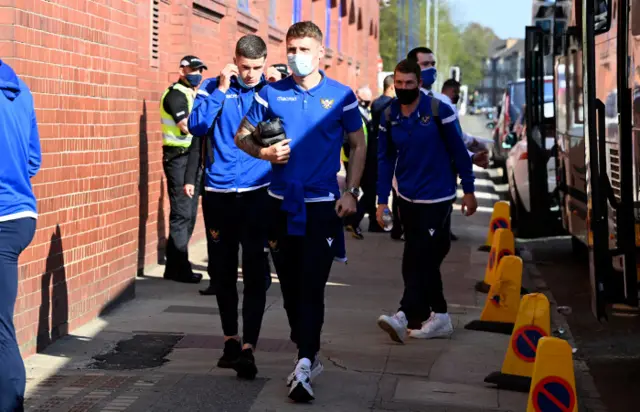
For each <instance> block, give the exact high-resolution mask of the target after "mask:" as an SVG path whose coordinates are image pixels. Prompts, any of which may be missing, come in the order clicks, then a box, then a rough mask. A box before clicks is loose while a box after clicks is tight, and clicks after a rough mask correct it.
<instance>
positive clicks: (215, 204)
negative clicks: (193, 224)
mask: <svg viewBox="0 0 640 412" xmlns="http://www.w3.org/2000/svg"><path fill="white" fill-rule="evenodd" d="M266 58H267V45H266V44H265V42H264V40H262V39H261V38H260V37H258V36H256V35H253V34H249V35H246V36H243V37H241V38H240V40H238V42H237V43H236V48H235V57H234V61H233V64H227V65H226V66H225V67H224V69H222V72H221V73H220V76H219V77H217V78H213V79H208V80H206V81H205V83H204V84H203V85H202V87H201V88H200V90H199V91H198V97H197V100H196V104H195V107H194V109H193V112H192V114H191V116H190V118H189V128H190V130H192V132H193V133H195V134H196V135H199V136H204V135H207V133H208V131H209V130H210V129H212V133H211V135H210V136H209V137H208V138H210V139H212V146H213V161H212V162H211V161H207V167H206V174H205V194H204V202H203V209H204V218H205V226H206V231H207V245H208V247H207V249H208V255H209V268H208V270H209V275H210V277H211V280H212V284H213V286H214V288H215V294H216V298H217V301H218V308H219V310H220V320H221V322H222V330H223V332H224V351H223V354H222V357H221V358H220V360H219V361H218V367H221V368H233V369H234V370H235V371H236V372H237V374H238V377H240V378H246V379H254V378H255V376H256V374H257V373H258V369H257V367H256V364H255V357H254V354H253V351H254V350H255V348H256V346H257V343H258V337H259V335H260V328H261V325H262V316H263V313H264V308H265V300H266V287H265V267H266V268H268V266H269V264H268V255H267V254H266V253H265V252H264V248H265V246H266V245H267V221H268V220H267V219H265V217H264V214H265V210H266V208H267V204H268V203H267V200H268V195H267V187H268V186H269V183H270V181H271V165H270V164H269V162H266V161H264V160H259V159H255V158H253V157H251V156H249V155H247V154H246V153H244V152H243V151H242V150H240V149H238V147H237V146H236V144H235V142H234V136H235V133H236V131H237V130H238V127H239V126H240V122H241V121H242V118H243V117H244V115H245V114H246V113H247V111H248V110H249V108H250V107H251V105H252V103H253V100H254V97H255V96H256V95H257V93H258V92H259V91H260V90H261V89H262V87H263V86H265V85H266V84H267V82H266V79H265V78H264V69H265V61H266ZM192 188H193V186H192V185H189V186H187V187H185V190H187V191H189V190H192ZM240 245H242V282H243V284H244V290H243V302H242V319H243V322H242V328H243V331H242V343H241V342H240V337H239V335H238V290H237V286H236V285H237V282H238V252H239V247H240ZM213 265H215V268H214V267H213ZM214 271H215V274H214V273H213V272H214ZM267 276H269V279H270V271H269V270H267Z"/></svg>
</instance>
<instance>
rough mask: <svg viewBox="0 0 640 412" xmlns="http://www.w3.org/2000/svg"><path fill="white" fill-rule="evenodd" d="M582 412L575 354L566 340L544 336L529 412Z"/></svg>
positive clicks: (530, 395) (533, 380) (530, 396)
mask: <svg viewBox="0 0 640 412" xmlns="http://www.w3.org/2000/svg"><path fill="white" fill-rule="evenodd" d="M552 411H562V412H578V396H577V392H576V378H575V374H574V371H573V352H572V350H571V345H569V343H568V342H567V341H566V340H563V339H558V338H554V337H544V338H542V339H540V341H539V342H538V356H537V357H536V362H535V366H534V367H533V377H532V379H531V388H530V390H529V402H528V405H527V412H552Z"/></svg>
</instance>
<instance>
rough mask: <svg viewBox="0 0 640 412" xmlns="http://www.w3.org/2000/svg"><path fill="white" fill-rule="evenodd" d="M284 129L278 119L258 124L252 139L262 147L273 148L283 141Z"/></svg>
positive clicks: (284, 137) (284, 136)
mask: <svg viewBox="0 0 640 412" xmlns="http://www.w3.org/2000/svg"><path fill="white" fill-rule="evenodd" d="M286 138H287V136H286V135H285V133H284V127H282V122H281V121H280V118H279V117H276V118H274V119H270V120H267V121H264V122H260V123H258V127H256V130H255V131H254V132H253V139H254V140H255V142H256V143H257V144H258V145H259V146H262V147H269V146H273V145H274V144H276V143H278V142H281V141H283V140H285V139H286Z"/></svg>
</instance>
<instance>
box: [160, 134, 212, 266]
mask: <svg viewBox="0 0 640 412" xmlns="http://www.w3.org/2000/svg"><path fill="white" fill-rule="evenodd" d="M182 151H183V150H182V149H179V148H173V147H167V146H165V147H163V161H162V165H163V167H164V174H165V176H166V178H167V192H168V193H169V205H170V208H171V211H170V213H169V238H168V239H167V249H166V252H165V253H166V257H167V262H166V266H165V273H175V274H177V275H178V276H190V275H191V273H192V272H193V271H192V269H191V263H190V262H189V240H190V239H191V235H192V234H193V229H194V228H195V225H196V218H197V216H198V198H199V195H200V187H201V184H202V183H201V181H202V170H201V169H198V173H197V176H196V183H195V187H196V195H195V196H193V197H192V198H189V196H187V195H185V194H184V174H185V171H186V170H187V160H188V157H189V155H188V153H187V152H184V153H181V152H182Z"/></svg>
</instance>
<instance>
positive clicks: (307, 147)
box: [236, 21, 366, 402]
mask: <svg viewBox="0 0 640 412" xmlns="http://www.w3.org/2000/svg"><path fill="white" fill-rule="evenodd" d="M322 38H323V36H322V32H321V31H320V29H319V28H318V26H316V25H315V24H313V23H312V22H309V21H303V22H299V23H296V24H294V25H292V26H291V27H290V28H289V30H288V31H287V35H286V46H287V59H288V63H289V67H291V70H292V72H293V74H292V76H290V77H288V78H286V79H284V80H282V81H280V82H277V83H273V84H271V85H268V86H266V87H264V88H263V89H262V90H260V92H259V93H258V94H256V96H255V101H254V103H253V105H252V106H251V109H249V113H247V115H246V116H245V118H244V120H243V121H242V124H241V126H240V128H239V130H238V133H237V134H236V144H237V145H238V147H240V148H241V149H242V150H244V151H245V152H247V153H249V154H250V155H252V156H253V157H256V158H260V159H264V160H268V161H270V162H271V163H272V168H273V176H272V180H271V186H270V188H269V194H270V195H271V207H270V214H269V215H268V218H267V219H268V220H270V222H271V228H270V229H269V234H268V238H269V245H270V247H271V251H272V256H273V261H274V264H275V268H276V272H277V274H278V278H279V280H280V287H281V289H282V296H283V300H284V307H285V310H286V312H287V317H288V319H289V326H290V328H291V335H290V337H291V340H292V341H293V342H295V343H296V344H297V347H298V360H297V361H296V366H295V369H294V371H293V372H292V373H291V374H290V375H289V378H288V379H287V384H288V385H289V386H290V390H289V397H290V398H291V399H292V400H294V401H296V402H307V401H310V400H313V399H314V396H315V395H314V392H313V389H312V386H311V383H312V379H313V378H315V377H316V376H317V375H318V374H319V373H320V372H321V371H322V363H320V360H319V357H318V352H319V350H320V335H321V330H322V325H323V323H324V290H325V286H326V283H327V280H328V278H329V272H330V271H331V264H332V262H333V258H334V256H335V254H334V251H333V250H332V245H333V244H334V240H335V239H336V238H337V236H338V235H339V233H340V232H342V230H343V229H342V224H341V219H342V218H343V217H344V216H347V215H350V214H353V213H354V212H355V211H356V200H357V199H358V197H359V194H360V189H359V185H360V178H361V176H362V170H363V168H364V161H365V155H366V147H365V145H366V144H365V140H364V133H363V131H362V118H361V117H360V113H359V111H358V101H357V99H356V96H355V95H354V93H353V92H352V91H351V90H350V89H349V88H348V87H347V86H345V85H343V84H340V83H338V82H337V81H335V80H333V79H330V78H328V77H327V75H326V74H325V73H324V72H323V71H321V70H319V65H320V62H321V61H322V59H323V58H324V47H323V45H322ZM276 119H280V120H281V122H282V124H283V126H284V136H283V137H285V138H284V139H283V140H281V141H279V142H277V143H275V144H272V145H270V146H269V145H267V144H265V143H264V140H263V137H262V135H261V134H260V130H262V124H263V122H265V121H272V122H273V121H276ZM344 132H346V133H348V135H349V140H350V142H351V156H350V162H349V179H348V181H347V190H346V192H345V193H343V194H342V195H341V194H340V192H339V190H338V181H337V174H338V171H339V170H340V148H341V146H342V136H343V133H344Z"/></svg>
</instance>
